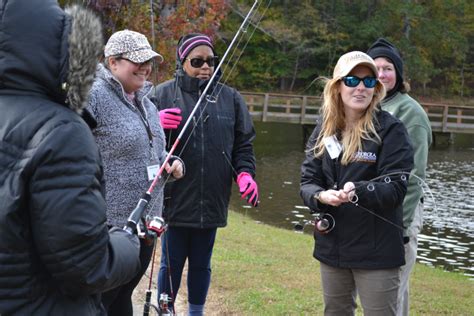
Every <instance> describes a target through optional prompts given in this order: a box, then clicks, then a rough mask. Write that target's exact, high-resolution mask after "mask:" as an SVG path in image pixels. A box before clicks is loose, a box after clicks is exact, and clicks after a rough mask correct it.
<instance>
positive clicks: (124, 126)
mask: <svg viewBox="0 0 474 316" xmlns="http://www.w3.org/2000/svg"><path fill="white" fill-rule="evenodd" d="M96 75H97V77H96V80H95V82H94V84H93V86H92V90H91V94H90V98H89V105H88V108H87V109H88V110H89V111H90V112H91V114H92V115H93V116H94V118H95V119H96V121H97V127H96V128H95V129H94V130H93V134H94V136H95V139H96V142H97V144H98V146H99V148H100V152H101V155H102V161H103V164H104V174H105V183H106V202H107V223H108V224H109V225H114V226H119V227H122V226H123V225H124V224H125V222H126V220H127V218H128V216H129V215H130V212H131V211H132V210H133V208H134V207H135V206H136V204H137V202H138V200H139V198H140V197H141V196H142V195H143V193H145V192H146V191H147V189H148V187H149V186H150V184H151V181H149V180H148V175H147V166H150V165H154V164H156V163H159V164H160V165H161V162H162V161H164V159H165V157H166V154H167V152H166V151H165V136H164V133H163V129H162V128H161V125H160V122H159V117H158V112H157V110H156V107H155V106H154V104H153V103H152V102H151V101H150V100H149V99H148V97H147V95H148V94H149V92H150V91H151V89H152V84H151V83H149V82H147V83H146V84H145V86H144V87H143V88H142V89H141V90H139V91H137V92H136V93H135V102H134V103H135V104H133V103H131V102H130V101H128V99H127V98H126V96H125V92H124V90H123V87H122V85H121V84H120V82H119V81H118V80H117V79H115V77H114V76H113V75H112V73H111V72H110V71H109V70H108V69H107V68H106V67H105V66H104V65H103V64H99V65H98V67H97V73H96ZM145 124H148V125H149V127H150V130H151V134H152V135H150V136H151V137H152V138H151V142H150V138H149V135H148V133H147V129H146V127H145ZM162 206H163V183H162V182H161V183H159V184H158V185H157V186H156V187H155V189H154V191H153V194H152V200H151V202H150V203H149V208H148V211H149V214H150V215H152V216H161V212H162Z"/></svg>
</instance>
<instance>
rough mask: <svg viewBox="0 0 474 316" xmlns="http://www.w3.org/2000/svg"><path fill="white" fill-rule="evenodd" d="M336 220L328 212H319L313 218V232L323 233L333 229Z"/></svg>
mask: <svg viewBox="0 0 474 316" xmlns="http://www.w3.org/2000/svg"><path fill="white" fill-rule="evenodd" d="M335 226H336V220H335V219H334V217H333V216H332V215H331V214H329V213H320V214H318V215H317V216H316V217H315V219H314V232H315V233H318V234H321V235H325V234H327V233H329V232H330V231H331V230H333V229H334V227H335Z"/></svg>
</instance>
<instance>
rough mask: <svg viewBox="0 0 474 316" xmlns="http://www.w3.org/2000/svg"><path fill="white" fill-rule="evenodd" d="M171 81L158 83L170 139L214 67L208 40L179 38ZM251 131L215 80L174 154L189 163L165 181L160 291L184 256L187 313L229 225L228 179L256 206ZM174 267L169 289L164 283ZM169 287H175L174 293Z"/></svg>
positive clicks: (243, 111) (203, 289)
mask: <svg viewBox="0 0 474 316" xmlns="http://www.w3.org/2000/svg"><path fill="white" fill-rule="evenodd" d="M177 64H178V67H177V72H176V79H174V80H170V81H167V82H165V83H163V84H160V85H159V86H157V87H156V91H155V95H154V98H152V101H154V102H155V104H156V105H157V107H158V109H159V110H160V120H161V124H162V126H163V128H164V129H165V133H166V135H167V143H168V144H173V143H174V142H175V140H176V137H177V136H178V134H179V133H180V132H181V129H182V127H183V125H184V124H180V122H181V119H182V120H183V122H184V121H185V120H187V119H188V117H189V115H190V113H191V111H192V110H193V108H194V106H195V104H196V102H197V101H198V99H199V97H200V95H201V93H202V91H203V90H204V89H205V86H206V84H207V83H208V81H209V79H210V78H211V76H212V75H213V73H214V69H215V67H216V66H217V57H216V56H215V54H214V46H213V45H212V42H211V39H210V38H209V37H208V36H206V35H203V34H195V33H192V34H188V35H186V36H183V37H182V38H181V39H180V41H179V43H178V47H177ZM254 138H255V131H254V128H253V124H252V118H251V117H250V114H249V112H248V109H247V105H246V104H245V102H244V100H243V98H242V96H241V95H240V93H238V92H237V91H236V90H235V89H233V88H231V87H229V86H226V85H223V84H220V83H219V84H214V86H213V87H212V88H211V89H208V95H207V96H205V99H204V102H202V103H201V106H200V107H199V108H198V110H197V113H196V115H195V117H194V118H193V121H192V123H191V124H190V125H189V127H188V129H187V130H186V132H185V133H184V136H183V138H182V141H181V142H180V143H179V144H178V146H177V148H176V151H175V153H177V155H179V156H180V157H181V159H183V161H184V163H185V164H186V176H185V177H184V178H183V179H181V180H180V181H177V182H174V183H169V184H167V185H166V187H165V207H164V210H163V217H164V219H165V221H166V222H167V223H168V225H169V228H168V231H167V232H166V234H165V235H164V236H163V237H162V245H163V247H162V254H161V268H160V274H159V279H158V287H159V291H160V293H162V292H166V293H167V294H168V295H170V296H174V297H175V296H176V294H177V291H178V288H179V284H180V280H181V274H182V270H183V267H184V263H185V261H186V260H188V262H189V265H188V301H189V309H190V313H195V314H193V315H199V314H202V312H203V309H204V303H205V300H206V296H207V291H208V288H209V284H210V278H211V256H212V249H213V247H214V240H215V236H216V231H217V228H218V227H224V226H226V225H227V207H228V204H229V198H230V193H231V187H232V179H235V180H236V182H237V184H238V185H239V189H240V192H241V194H242V197H243V198H248V201H249V203H251V204H252V205H254V206H256V205H257V203H258V188H257V183H256V182H255V181H254V179H253V177H254V176H255V156H254V153H253V146H252V142H253V139H254ZM169 273H171V280H172V283H173V284H172V287H171V285H170V283H169V279H170V277H169ZM171 289H173V290H174V293H173V292H172V291H171Z"/></svg>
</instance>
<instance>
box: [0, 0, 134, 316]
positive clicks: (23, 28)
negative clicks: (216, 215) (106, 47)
mask: <svg viewBox="0 0 474 316" xmlns="http://www.w3.org/2000/svg"><path fill="white" fill-rule="evenodd" d="M0 29H1V32H0V74H1V77H0V113H1V114H0V232H1V238H0V314H1V315H21V316H23V315H81V316H82V315H94V316H95V315H105V310H104V309H103V307H102V304H101V300H100V293H101V292H104V291H106V290H109V289H111V288H114V287H116V286H118V285H121V284H123V283H126V282H128V281H129V280H130V279H132V277H133V276H134V275H135V274H136V273H137V272H138V269H139V267H140V262H139V259H138V252H139V244H138V238H137V237H136V236H133V235H130V234H128V233H127V232H125V231H124V230H122V229H116V230H115V231H114V232H111V233H109V231H108V228H107V225H106V216H105V210H106V207H105V199H104V192H103V170H102V169H103V168H102V162H101V160H100V156H99V150H98V149H97V146H96V144H95V142H94V137H93V136H92V133H91V130H90V127H91V126H93V125H94V121H93V120H90V115H87V112H85V111H83V108H84V107H85V106H86V98H87V94H88V91H89V88H90V86H91V84H92V80H93V74H94V72H95V68H96V65H97V61H98V56H99V53H100V52H101V48H102V47H103V46H102V45H103V42H102V33H101V25H100V21H99V19H98V18H96V17H95V16H93V15H92V14H91V13H90V12H87V11H85V10H83V9H80V8H78V7H73V8H71V9H70V10H67V12H64V11H63V10H61V8H60V7H59V6H58V3H57V1H53V0H28V1H25V0H9V1H6V0H4V1H0ZM81 114H83V116H84V118H85V119H86V121H84V119H83V118H81ZM88 118H89V119H88ZM86 122H87V123H86ZM88 124H89V125H88ZM137 199H138V197H137ZM123 224H125V223H123Z"/></svg>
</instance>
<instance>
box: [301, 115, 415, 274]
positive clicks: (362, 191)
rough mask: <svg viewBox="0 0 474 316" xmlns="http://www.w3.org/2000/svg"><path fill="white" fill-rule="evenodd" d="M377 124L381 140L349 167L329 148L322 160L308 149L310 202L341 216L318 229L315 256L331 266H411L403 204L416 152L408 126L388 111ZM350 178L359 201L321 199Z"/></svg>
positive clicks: (306, 193) (305, 188) (305, 185)
mask: <svg viewBox="0 0 474 316" xmlns="http://www.w3.org/2000/svg"><path fill="white" fill-rule="evenodd" d="M375 126H376V131H377V133H378V135H379V136H380V138H381V139H382V142H381V144H377V143H375V142H373V141H368V140H363V142H362V147H363V151H362V152H358V153H357V155H356V157H357V161H355V162H351V163H349V164H348V165H345V166H343V165H341V164H340V160H339V159H340V158H339V159H331V157H330V156H329V154H328V152H327V151H325V153H324V154H323V156H322V157H318V158H315V157H314V153H313V151H307V153H306V159H305V161H304V162H303V165H302V167H301V172H302V177H301V196H302V198H303V200H304V203H305V204H306V205H307V206H308V207H309V208H310V209H311V210H312V211H315V212H327V213H329V214H330V215H331V216H333V217H334V219H335V226H334V229H333V230H332V231H330V232H329V233H327V234H324V235H322V234H319V233H315V239H316V244H315V248H314V257H315V258H316V259H318V260H320V261H321V262H324V263H326V264H328V265H330V266H334V267H340V268H359V269H386V268H394V267H399V266H402V265H403V264H405V259H404V248H403V238H402V235H403V229H402V225H403V224H402V202H403V198H404V197H405V193H406V190H407V184H408V175H407V174H405V173H409V172H410V171H411V169H412V168H413V150H412V148H411V145H410V141H409V138H408V134H407V132H406V129H405V127H404V126H403V124H402V123H401V122H400V121H399V120H398V119H396V118H395V117H393V116H392V115H390V114H389V113H388V112H385V111H379V112H378V113H377V114H376V123H375ZM320 129H321V127H320V126H319V125H318V126H316V128H315V129H314V131H313V134H312V135H311V137H310V139H309V141H308V146H307V147H308V148H313V147H314V144H315V142H316V138H317V137H318V135H319V133H320ZM341 156H342V154H341V155H340V157H341ZM379 176H382V177H381V178H380V179H377V180H374V181H370V180H372V179H374V178H376V177H379ZM349 181H350V182H354V184H355V186H356V194H357V196H358V198H359V200H358V202H357V203H356V204H353V203H343V204H341V205H340V206H339V207H332V206H329V205H326V204H321V203H319V202H317V201H316V200H315V198H314V195H315V193H316V192H319V191H323V190H327V189H336V190H339V189H341V188H342V187H343V186H344V184H345V183H346V182H349ZM371 212H373V213H375V215H374V214H372V213H371ZM376 215H378V216H379V217H377V216H376Z"/></svg>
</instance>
